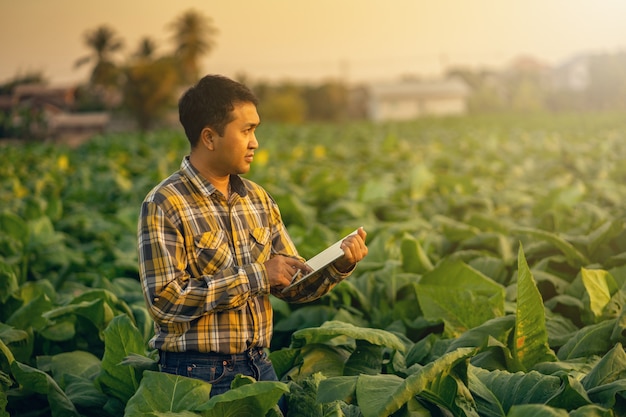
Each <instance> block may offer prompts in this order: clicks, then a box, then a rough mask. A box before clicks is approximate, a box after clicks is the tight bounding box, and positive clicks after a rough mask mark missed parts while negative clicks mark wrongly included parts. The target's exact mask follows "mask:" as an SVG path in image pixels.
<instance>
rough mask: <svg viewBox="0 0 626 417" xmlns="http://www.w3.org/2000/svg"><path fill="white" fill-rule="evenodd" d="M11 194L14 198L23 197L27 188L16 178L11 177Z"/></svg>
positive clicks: (26, 192)
mask: <svg viewBox="0 0 626 417" xmlns="http://www.w3.org/2000/svg"><path fill="white" fill-rule="evenodd" d="M13 194H15V197H16V198H24V197H26V196H27V195H28V189H27V188H26V187H24V186H23V185H22V183H21V182H20V180H18V179H17V178H14V179H13Z"/></svg>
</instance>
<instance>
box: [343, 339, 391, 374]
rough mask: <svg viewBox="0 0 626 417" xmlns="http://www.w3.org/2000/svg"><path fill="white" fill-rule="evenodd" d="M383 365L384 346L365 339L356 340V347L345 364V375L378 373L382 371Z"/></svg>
mask: <svg viewBox="0 0 626 417" xmlns="http://www.w3.org/2000/svg"><path fill="white" fill-rule="evenodd" d="M382 366H383V348H382V346H376V345H372V344H371V343H369V342H367V341H364V340H357V341H356V349H355V350H354V352H352V354H351V355H350V357H349V358H348V360H347V361H346V364H345V366H344V370H343V374H344V375H361V374H368V375H376V374H379V373H381V371H382Z"/></svg>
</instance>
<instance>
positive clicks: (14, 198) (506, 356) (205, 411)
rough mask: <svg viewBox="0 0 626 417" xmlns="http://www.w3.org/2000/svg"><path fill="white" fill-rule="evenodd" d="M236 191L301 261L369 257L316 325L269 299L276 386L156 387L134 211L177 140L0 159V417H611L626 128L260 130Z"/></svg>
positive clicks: (584, 118)
mask: <svg viewBox="0 0 626 417" xmlns="http://www.w3.org/2000/svg"><path fill="white" fill-rule="evenodd" d="M257 138H258V140H259V143H260V148H259V150H257V152H256V156H255V161H254V163H253V166H252V170H251V171H250V173H249V174H248V175H247V176H248V177H249V178H251V179H252V180H255V181H256V182H258V183H259V184H261V185H263V186H264V187H265V188H266V189H267V190H268V191H269V193H270V194H271V195H272V196H273V197H274V198H275V199H276V200H277V202H278V204H279V206H280V208H281V213H282V216H283V220H284V222H285V223H286V225H287V227H288V229H289V231H290V234H291V236H292V238H293V240H294V242H295V243H296V246H297V247H298V248H299V250H300V253H301V254H302V255H303V256H305V257H310V256H312V255H314V254H315V253H317V252H318V251H320V250H321V249H323V248H325V247H326V246H327V245H328V244H330V243H332V242H334V241H336V240H337V239H338V238H339V237H340V236H343V235H345V234H347V233H348V232H350V231H351V230H354V229H355V228H356V227H358V226H364V228H365V229H366V231H367V232H368V238H367V240H368V246H369V249H370V253H369V255H368V257H367V258H366V259H365V260H363V261H362V262H361V263H360V264H359V265H358V267H357V269H356V271H355V272H354V274H353V275H352V276H351V277H350V278H349V279H348V280H346V281H344V282H342V283H341V284H339V285H338V286H337V287H336V288H335V289H334V290H333V291H332V292H331V293H330V294H328V295H326V296H325V297H323V298H322V299H320V300H318V301H317V302H315V303H312V304H304V305H290V304H287V303H284V302H282V301H280V300H278V299H275V298H273V299H272V304H273V307H274V324H275V326H274V327H275V334H274V338H273V341H272V346H271V348H270V357H271V359H272V362H273V363H274V366H275V368H276V370H277V373H278V374H279V377H280V378H281V381H280V382H256V381H254V380H251V379H247V378H239V379H237V380H236V381H235V383H234V387H235V388H234V389H233V390H231V391H229V392H228V393H226V394H223V395H216V396H213V397H211V395H210V384H207V383H205V382H202V381H198V380H194V379H190V378H186V377H182V376H173V375H169V374H163V373H160V372H158V368H157V365H156V352H153V351H150V350H149V349H148V346H147V341H148V340H149V338H150V337H151V335H152V331H153V330H152V323H151V319H150V316H149V315H148V313H147V310H146V308H145V305H144V300H143V296H142V293H141V288H140V285H139V282H138V265H137V254H136V223H137V215H138V210H139V206H140V203H141V201H142V199H143V197H144V196H145V194H146V193H147V192H148V191H149V190H150V189H151V188H152V187H153V186H154V185H156V184H157V183H158V182H159V181H160V180H161V179H163V178H165V177H166V176H167V175H169V174H170V173H171V172H173V171H174V170H176V169H177V168H178V166H179V164H180V161H181V159H182V157H183V156H184V155H186V154H187V152H188V144H187V141H186V139H185V138H184V136H183V133H182V130H181V131H179V130H171V131H158V132H153V133H149V134H146V135H143V136H142V135H139V134H107V135H103V136H99V137H95V138H93V139H92V140H90V141H89V142H87V143H85V144H83V145H81V146H79V147H75V148H68V147H64V146H59V145H54V144H49V143H27V144H23V145H15V144H2V143H0V417H1V416H9V415H10V416H29V417H30V416H55V417H56V416H58V417H61V416H62V417H67V416H89V417H90V416H94V417H95V416H99V417H100V416H102V417H108V416H122V415H124V416H133V417H134V416H165V415H167V416H192V415H199V416H248V415H249V416H280V415H281V414H280V411H279V409H278V407H277V402H278V400H279V398H280V397H281V396H284V397H285V399H286V400H287V402H288V404H289V411H288V413H287V415H288V416H291V417H309V416H311V417H313V416H315V417H317V416H319V417H322V416H324V417H330V416H337V417H341V416H347V417H358V416H363V417H384V416H396V417H426V416H433V417H436V416H457V417H461V416H463V417H465V416H467V417H470V416H481V417H483V416H484V417H500V416H501V417H504V416H507V417H518V416H534V417H542V416H573V417H585V416H590V417H591V416H603V417H604V416H626V353H625V351H624V347H623V345H624V343H625V342H626V308H625V307H624V306H625V304H626V288H625V287H624V284H625V283H626V223H625V221H626V204H625V203H626V117H624V115H623V114H586V115H532V116H510V115H501V116H490V117H487V116H484V117H473V118H469V117H468V118H454V119H424V120H418V121H413V122H404V123H388V124H369V123H364V122H361V123H353V124H352V123H351V124H337V125H303V126H286V125H275V124H269V123H268V124H262V125H261V126H260V127H259V129H258V130H257Z"/></svg>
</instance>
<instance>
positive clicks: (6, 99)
mask: <svg viewBox="0 0 626 417" xmlns="http://www.w3.org/2000/svg"><path fill="white" fill-rule="evenodd" d="M75 97H76V87H73V86H72V87H51V86H47V85H43V84H20V85H17V86H15V88H14V89H13V91H12V92H11V94H10V95H3V96H0V111H1V112H3V113H4V114H5V115H6V116H5V117H8V118H9V119H10V120H11V123H13V124H15V125H19V124H20V123H23V120H21V119H22V116H21V114H20V111H17V109H20V108H27V109H30V111H31V114H33V115H35V114H41V115H42V117H43V120H44V122H45V123H44V125H43V127H42V126H41V125H40V124H39V118H37V119H36V120H32V121H31V122H32V123H35V125H31V129H30V133H32V134H33V135H35V136H37V137H43V138H45V139H55V140H61V141H64V140H65V139H67V138H70V139H72V140H73V139H75V138H87V137H89V136H92V135H94V134H98V133H102V132H104V131H105V129H106V128H107V126H108V124H109V121H110V115H109V114H108V113H107V112H93V113H76V112H73V110H74V106H75Z"/></svg>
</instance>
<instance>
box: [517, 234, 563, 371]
mask: <svg viewBox="0 0 626 417" xmlns="http://www.w3.org/2000/svg"><path fill="white" fill-rule="evenodd" d="M517 274H518V275H517V303H516V311H515V317H516V318H515V333H514V337H513V347H512V349H511V351H512V353H513V358H514V360H515V362H516V363H517V365H518V366H519V367H520V370H527V369H530V368H532V367H533V366H534V365H535V364H537V363H539V362H546V361H554V360H556V356H555V354H554V352H553V351H552V350H551V349H550V346H549V345H548V332H547V330H546V320H545V313H544V307H543V300H542V298H541V294H539V290H538V289H537V286H536V284H535V280H534V278H533V276H532V273H531V272H530V269H529V268H528V264H527V263H526V258H525V257H524V251H523V248H522V246H521V245H520V248H519V253H518V267H517Z"/></svg>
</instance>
